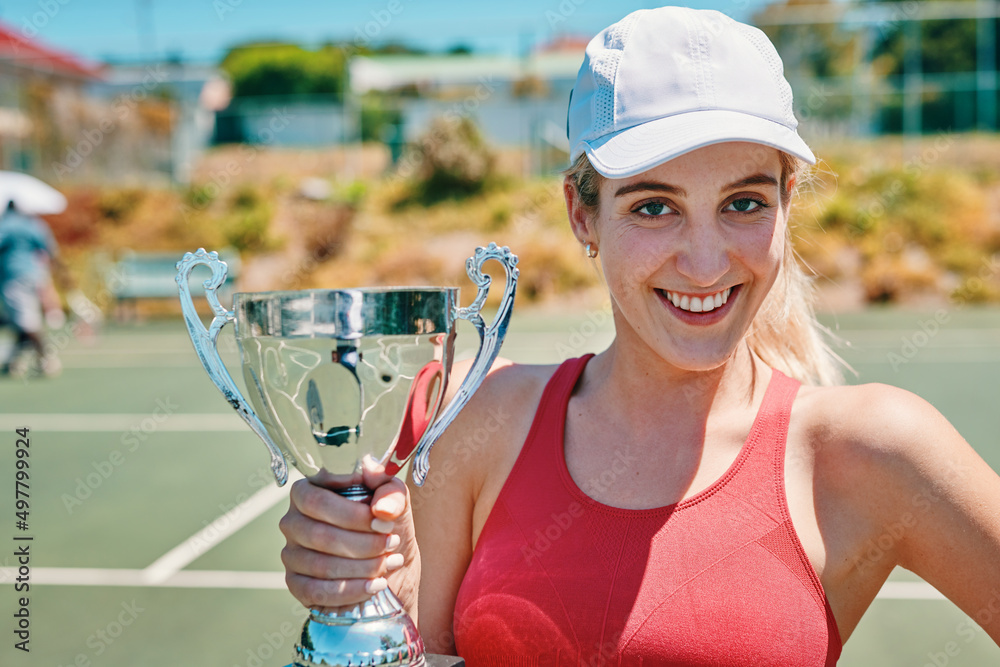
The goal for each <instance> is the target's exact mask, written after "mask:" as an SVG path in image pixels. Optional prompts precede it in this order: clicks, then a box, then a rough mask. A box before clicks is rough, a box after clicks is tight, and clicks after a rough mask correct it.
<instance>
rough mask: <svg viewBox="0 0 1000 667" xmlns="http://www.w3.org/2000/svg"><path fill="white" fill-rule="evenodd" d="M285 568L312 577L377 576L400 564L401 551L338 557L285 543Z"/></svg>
mask: <svg viewBox="0 0 1000 667" xmlns="http://www.w3.org/2000/svg"><path fill="white" fill-rule="evenodd" d="M281 562H282V563H284V565H285V569H286V570H288V571H289V572H293V573H295V574H298V575H302V576H306V577H311V578H313V579H323V580H335V579H377V578H379V577H384V576H385V575H387V574H389V573H390V572H393V571H395V570H398V569H399V568H400V567H402V566H403V554H400V553H387V554H383V555H381V556H378V557H376V558H365V559H355V558H340V557H337V556H330V555H328V554H324V553H320V552H318V551H313V550H312V549H306V548H304V547H300V546H295V545H288V546H286V547H285V548H284V549H282V550H281Z"/></svg>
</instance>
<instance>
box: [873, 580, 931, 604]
mask: <svg viewBox="0 0 1000 667" xmlns="http://www.w3.org/2000/svg"><path fill="white" fill-rule="evenodd" d="M875 599H876V600H947V599H948V598H946V597H945V596H944V595H942V594H941V592H940V591H938V590H937V589H936V588H934V587H933V586H931V585H930V584H928V583H927V582H926V581H887V582H885V583H884V584H882V590H880V591H879V592H878V595H876V596H875Z"/></svg>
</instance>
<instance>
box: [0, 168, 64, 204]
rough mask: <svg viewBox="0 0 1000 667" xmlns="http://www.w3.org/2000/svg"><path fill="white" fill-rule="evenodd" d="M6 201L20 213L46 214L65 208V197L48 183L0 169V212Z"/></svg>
mask: <svg viewBox="0 0 1000 667" xmlns="http://www.w3.org/2000/svg"><path fill="white" fill-rule="evenodd" d="M8 202H14V206H15V207H16V208H17V210H18V211H20V212H21V213H28V214H31V215H47V214H50V213H62V212H63V211H65V210H66V197H64V196H63V195H62V193H61V192H59V191H58V190H56V189H55V188H53V187H52V186H51V185H49V184H48V183H44V182H42V181H40V180H38V179H37V178H35V177H34V176H29V175H28V174H22V173H20V172H17V171H0V206H2V207H3V208H0V213H2V212H3V211H5V210H6V209H7V204H8Z"/></svg>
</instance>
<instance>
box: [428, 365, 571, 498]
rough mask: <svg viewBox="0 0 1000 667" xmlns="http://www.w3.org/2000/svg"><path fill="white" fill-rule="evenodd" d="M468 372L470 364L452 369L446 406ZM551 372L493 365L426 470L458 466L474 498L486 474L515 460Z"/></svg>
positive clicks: (539, 367)
mask: <svg viewBox="0 0 1000 667" xmlns="http://www.w3.org/2000/svg"><path fill="white" fill-rule="evenodd" d="M471 366H472V360H466V361H461V362H457V363H456V364H455V366H454V368H453V370H452V374H451V378H450V379H449V386H448V395H447V396H446V397H445V400H446V402H450V401H451V400H452V399H453V398H454V395H455V393H456V392H457V391H458V388H459V386H460V385H461V382H462V380H463V379H464V378H465V376H466V375H467V374H468V372H469V369H470V368H471ZM556 368H558V366H556V365H544V366H542V365H530V364H516V363H513V362H512V361H510V360H508V359H498V360H497V361H496V362H495V363H494V364H493V366H492V368H491V369H490V371H489V373H488V374H487V375H486V377H485V379H484V380H483V382H482V385H480V387H479V389H478V390H477V391H476V392H475V393H474V394H473V395H472V398H470V399H469V402H468V404H467V405H466V406H465V407H464V408H463V409H462V410H461V411H459V413H458V415H457V416H456V417H455V421H454V422H453V423H452V424H451V425H450V426H449V427H448V429H447V430H446V431H445V433H444V435H443V436H442V437H441V440H440V441H439V442H438V444H436V445H435V446H434V449H433V450H432V460H431V468H432V470H433V469H434V468H435V467H438V468H439V469H444V468H452V467H454V466H456V465H457V466H461V468H462V469H463V471H464V472H465V475H464V476H465V478H466V479H467V480H468V481H469V482H470V483H471V484H472V487H473V490H474V492H475V493H474V495H476V494H477V493H478V489H479V488H481V487H482V485H483V483H484V482H485V478H486V476H487V474H488V472H489V471H491V470H496V469H497V467H498V466H500V467H501V468H502V466H503V462H504V461H507V460H509V459H510V458H511V456H513V457H515V458H516V455H517V452H518V451H520V445H521V444H522V443H523V442H524V439H525V438H526V437H527V434H528V431H529V430H530V428H531V423H532V421H533V419H534V414H535V411H536V408H537V406H538V402H539V400H540V398H541V395H542V392H543V391H544V389H545V385H546V384H547V383H548V381H549V379H550V378H551V377H552V374H553V373H554V372H555V370H556Z"/></svg>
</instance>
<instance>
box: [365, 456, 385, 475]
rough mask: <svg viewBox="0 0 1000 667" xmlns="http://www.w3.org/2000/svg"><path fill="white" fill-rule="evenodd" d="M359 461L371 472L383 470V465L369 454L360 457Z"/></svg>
mask: <svg viewBox="0 0 1000 667" xmlns="http://www.w3.org/2000/svg"><path fill="white" fill-rule="evenodd" d="M361 463H362V465H364V466H365V467H366V468H368V469H369V470H371V471H372V472H385V466H383V465H382V464H381V463H379V462H378V461H376V460H375V457H374V456H372V455H371V454H365V455H364V457H363V458H362V459H361Z"/></svg>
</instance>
